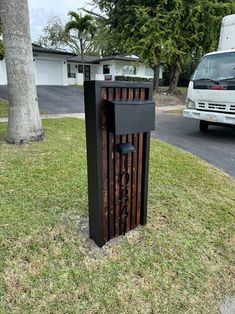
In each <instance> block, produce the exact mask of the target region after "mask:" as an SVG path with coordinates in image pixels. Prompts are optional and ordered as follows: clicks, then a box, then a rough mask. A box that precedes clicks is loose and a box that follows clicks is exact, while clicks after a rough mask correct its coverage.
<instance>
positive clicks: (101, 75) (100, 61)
mask: <svg viewBox="0 0 235 314" xmlns="http://www.w3.org/2000/svg"><path fill="white" fill-rule="evenodd" d="M84 62H85V66H84V72H85V80H111V81H115V79H116V76H131V77H140V78H144V79H153V70H152V68H150V67H149V66H147V65H145V64H143V63H142V62H141V61H140V59H139V57H137V56H135V55H115V56H108V57H103V58H102V57H91V56H84ZM67 65H68V84H69V85H72V84H78V85H82V84H83V73H82V60H81V56H75V57H68V58H67ZM160 78H162V66H161V68H160Z"/></svg>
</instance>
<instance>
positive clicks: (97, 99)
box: [84, 81, 155, 246]
mask: <svg viewBox="0 0 235 314" xmlns="http://www.w3.org/2000/svg"><path fill="white" fill-rule="evenodd" d="M84 91H85V116H86V139H87V165H88V199H89V232H90V237H91V238H92V239H93V240H94V241H95V242H96V243H97V245H98V246H103V245H104V244H105V243H106V242H107V241H109V240H110V239H112V238H114V237H117V236H119V235H121V234H125V233H126V232H128V231H129V230H131V229H133V228H135V227H136V226H137V225H139V224H142V225H144V224H146V218H147V193H148V165H149V146H150V131H151V130H153V129H154V128H155V104H154V103H153V102H152V84H151V83H133V82H106V81H86V82H85V85H84Z"/></svg>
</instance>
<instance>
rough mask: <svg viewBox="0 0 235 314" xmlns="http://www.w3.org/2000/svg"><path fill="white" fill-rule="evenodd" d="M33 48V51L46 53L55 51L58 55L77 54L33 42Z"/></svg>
mask: <svg viewBox="0 0 235 314" xmlns="http://www.w3.org/2000/svg"><path fill="white" fill-rule="evenodd" d="M32 48H33V52H44V53H53V54H57V55H66V56H75V54H74V53H71V52H67V51H62V50H55V49H51V48H44V47H41V46H39V45H36V44H32Z"/></svg>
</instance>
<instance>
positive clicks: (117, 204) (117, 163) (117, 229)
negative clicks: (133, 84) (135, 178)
mask: <svg viewBox="0 0 235 314" xmlns="http://www.w3.org/2000/svg"><path fill="white" fill-rule="evenodd" d="M115 99H116V100H120V99H121V89H120V88H116V89H115ZM120 142H121V137H120V136H115V145H114V149H115V236H118V235H119V234H120V153H119V152H118V151H117V149H116V147H117V145H118V144H119V143H120Z"/></svg>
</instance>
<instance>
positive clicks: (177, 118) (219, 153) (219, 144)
mask: <svg viewBox="0 0 235 314" xmlns="http://www.w3.org/2000/svg"><path fill="white" fill-rule="evenodd" d="M37 91H38V99H39V106H40V110H41V111H43V112H46V113H48V114H64V113H81V112H84V104H83V102H84V100H83V91H82V90H81V89H79V88H77V87H73V86H38V87H37ZM0 97H2V98H5V99H7V88H6V86H0ZM198 123H199V122H198V121H196V120H194V119H187V118H184V117H182V115H177V114H169V113H160V112H157V118H156V131H155V132H153V133H152V136H153V137H157V138H159V139H161V140H163V141H165V142H167V143H170V144H173V145H175V146H178V147H180V148H182V149H184V150H186V151H189V152H191V153H193V154H195V155H197V156H199V157H200V158H202V159H204V160H206V161H208V162H209V163H211V164H212V165H214V166H215V167H217V168H219V169H221V170H223V171H225V172H227V173H228V174H230V175H231V176H233V177H234V178H235V129H229V128H221V127H214V126H210V127H209V131H208V133H205V134H204V133H201V132H199V129H198Z"/></svg>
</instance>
